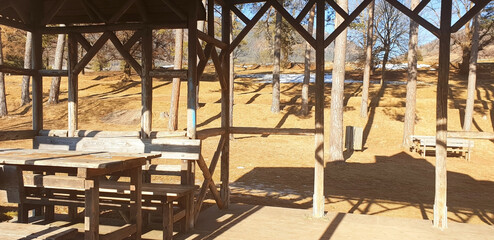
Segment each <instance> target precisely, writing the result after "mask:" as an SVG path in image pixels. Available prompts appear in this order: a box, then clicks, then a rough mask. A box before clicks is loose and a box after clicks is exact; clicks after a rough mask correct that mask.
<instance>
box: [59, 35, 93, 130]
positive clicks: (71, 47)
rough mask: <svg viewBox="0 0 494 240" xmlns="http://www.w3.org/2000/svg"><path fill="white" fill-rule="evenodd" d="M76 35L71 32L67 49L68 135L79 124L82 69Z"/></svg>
mask: <svg viewBox="0 0 494 240" xmlns="http://www.w3.org/2000/svg"><path fill="white" fill-rule="evenodd" d="M76 37H77V36H76V35H74V34H73V33H69V36H68V44H67V49H68V66H67V67H68V72H69V79H68V85H69V86H68V110H67V118H68V131H67V137H73V136H75V131H76V130H77V126H78V122H79V121H78V119H79V116H78V109H79V72H80V70H78V69H77V67H78V65H79V63H78V55H79V54H78V50H79V49H78V45H77V39H76ZM100 39H101V38H100ZM98 41H99V40H98ZM92 49H94V48H91V50H92ZM91 50H89V51H88V53H87V54H86V56H88V54H90V53H89V52H90V51H91ZM93 52H94V54H96V52H95V51H92V52H91V54H93ZM86 56H85V57H86ZM93 56H94V55H93ZM86 61H87V62H89V60H86ZM83 64H84V63H83ZM86 64H87V63H86ZM84 66H85V65H84ZM84 66H83V65H79V67H82V68H84ZM82 68H81V70H82Z"/></svg>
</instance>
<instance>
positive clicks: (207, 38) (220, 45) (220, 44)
mask: <svg viewBox="0 0 494 240" xmlns="http://www.w3.org/2000/svg"><path fill="white" fill-rule="evenodd" d="M197 37H198V38H199V39H201V40H203V41H205V42H207V43H211V44H213V45H214V46H215V47H217V48H220V49H227V48H228V44H225V43H223V42H222V41H220V40H218V39H216V38H214V37H211V36H209V35H207V34H206V33H204V32H202V31H197Z"/></svg>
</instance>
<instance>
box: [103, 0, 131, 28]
mask: <svg viewBox="0 0 494 240" xmlns="http://www.w3.org/2000/svg"><path fill="white" fill-rule="evenodd" d="M135 2H136V0H127V1H126V2H125V3H124V4H122V6H121V7H120V8H119V9H118V11H117V12H115V13H114V14H113V16H111V18H110V20H108V22H109V23H115V22H116V21H118V20H119V19H120V18H121V17H122V15H123V14H124V13H125V12H127V10H129V8H130V6H132V5H133V4H134V3H135Z"/></svg>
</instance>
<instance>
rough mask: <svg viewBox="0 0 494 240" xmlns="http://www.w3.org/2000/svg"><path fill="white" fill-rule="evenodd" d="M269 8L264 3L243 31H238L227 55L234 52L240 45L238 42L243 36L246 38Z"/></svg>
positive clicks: (267, 4)
mask: <svg viewBox="0 0 494 240" xmlns="http://www.w3.org/2000/svg"><path fill="white" fill-rule="evenodd" d="M270 7H271V4H270V3H268V2H266V3H265V4H264V6H262V7H261V9H259V11H258V12H257V13H256V15H254V17H253V18H252V19H251V20H250V21H249V22H248V23H247V24H246V25H245V27H244V29H242V31H240V33H239V34H238V35H237V37H236V38H235V39H234V40H233V41H232V43H231V44H230V48H229V50H228V53H231V52H233V50H235V48H236V47H237V46H238V44H240V42H241V41H242V40H243V39H244V38H245V36H247V34H248V33H249V32H250V30H251V29H252V28H253V27H254V25H256V23H257V22H258V21H259V19H261V18H262V16H264V13H266V11H268V9H269V8H270ZM220 55H223V54H220Z"/></svg>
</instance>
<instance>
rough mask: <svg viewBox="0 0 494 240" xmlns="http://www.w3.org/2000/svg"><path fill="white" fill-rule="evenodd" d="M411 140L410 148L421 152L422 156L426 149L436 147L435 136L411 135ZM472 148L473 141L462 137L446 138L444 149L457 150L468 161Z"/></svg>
mask: <svg viewBox="0 0 494 240" xmlns="http://www.w3.org/2000/svg"><path fill="white" fill-rule="evenodd" d="M410 139H411V142H413V145H412V147H411V150H414V151H416V152H419V151H420V152H421V153H422V156H423V157H425V153H426V151H427V150H435V149H436V137H435V136H418V135H411V136H410ZM472 148H473V141H472V140H469V139H464V138H448V140H447V147H446V150H447V151H448V152H459V153H460V154H463V153H464V154H465V159H466V160H467V161H470V154H471V152H472Z"/></svg>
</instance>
